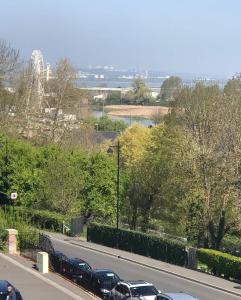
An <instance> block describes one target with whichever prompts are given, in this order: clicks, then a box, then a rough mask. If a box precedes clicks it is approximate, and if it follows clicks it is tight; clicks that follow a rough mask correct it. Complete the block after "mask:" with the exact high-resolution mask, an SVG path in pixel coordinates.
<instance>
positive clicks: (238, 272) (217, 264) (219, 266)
mask: <svg viewBox="0 0 241 300" xmlns="http://www.w3.org/2000/svg"><path fill="white" fill-rule="evenodd" d="M197 257H198V261H199V262H200V263H203V264H205V265H207V267H208V269H209V270H210V271H211V272H212V273H213V274H215V275H219V276H223V277H225V278H227V279H228V278H232V279H237V280H240V279H241V258H240V257H236V256H233V255H230V254H227V253H223V252H221V251H216V250H211V249H198V250H197Z"/></svg>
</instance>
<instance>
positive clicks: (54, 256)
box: [50, 251, 68, 273]
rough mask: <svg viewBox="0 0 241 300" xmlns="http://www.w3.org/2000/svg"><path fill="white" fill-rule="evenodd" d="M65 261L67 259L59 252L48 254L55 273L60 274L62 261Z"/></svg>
mask: <svg viewBox="0 0 241 300" xmlns="http://www.w3.org/2000/svg"><path fill="white" fill-rule="evenodd" d="M67 260H68V257H67V256H66V255H65V254H64V253H62V252H60V251H55V252H54V253H51V254H50V263H51V266H52V268H53V270H54V271H55V272H58V273H62V265H63V261H67Z"/></svg>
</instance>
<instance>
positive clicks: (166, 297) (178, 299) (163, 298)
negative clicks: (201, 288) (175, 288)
mask: <svg viewBox="0 0 241 300" xmlns="http://www.w3.org/2000/svg"><path fill="white" fill-rule="evenodd" d="M155 300H198V298H196V297H194V296H192V295H189V294H186V293H164V294H158V295H156V299H155Z"/></svg>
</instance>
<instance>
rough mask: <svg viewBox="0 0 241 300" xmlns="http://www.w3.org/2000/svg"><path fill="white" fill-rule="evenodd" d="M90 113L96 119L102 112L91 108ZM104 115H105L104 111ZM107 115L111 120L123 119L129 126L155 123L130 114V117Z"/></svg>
mask: <svg viewBox="0 0 241 300" xmlns="http://www.w3.org/2000/svg"><path fill="white" fill-rule="evenodd" d="M92 114H93V116H94V117H96V118H97V119H99V118H100V117H102V116H103V112H102V111H99V110H93V111H92ZM104 115H106V114H105V113H104ZM108 117H109V118H110V119H111V120H113V121H124V122H125V123H126V124H127V125H128V126H131V125H133V124H135V123H138V124H141V125H143V126H150V125H155V122H154V121H153V120H151V119H145V118H139V117H138V118H137V117H132V116H131V115H130V117H119V116H118V117H117V116H110V115H108Z"/></svg>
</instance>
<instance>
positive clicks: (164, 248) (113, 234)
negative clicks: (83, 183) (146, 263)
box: [87, 223, 187, 266]
mask: <svg viewBox="0 0 241 300" xmlns="http://www.w3.org/2000/svg"><path fill="white" fill-rule="evenodd" d="M87 239H88V241H92V242H94V243H99V244H102V245H105V246H109V247H116V246H117V244H118V248H119V249H121V250H126V251H129V252H134V253H137V254H140V255H144V256H149V257H152V258H155V259H159V260H162V261H166V262H168V263H173V264H176V265H180V266H185V264H186V258H187V257H186V251H185V246H186V245H185V244H182V243H181V242H177V241H171V240H168V239H164V238H160V237H155V236H151V235H147V234H144V233H141V232H136V231H130V230H124V229H120V230H118V231H117V229H116V228H114V227H111V226H104V225H100V224H96V223H92V224H90V225H89V226H88V231H87Z"/></svg>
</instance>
